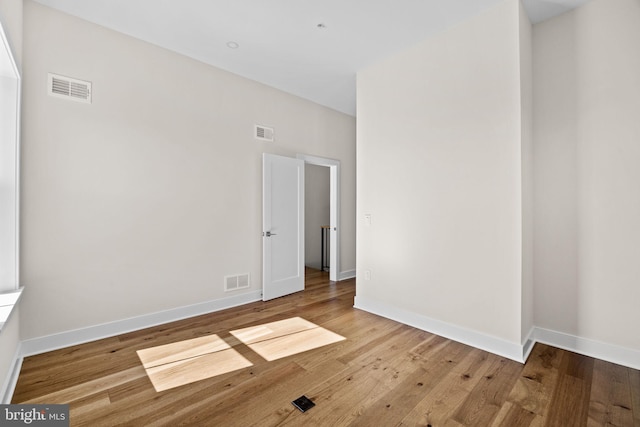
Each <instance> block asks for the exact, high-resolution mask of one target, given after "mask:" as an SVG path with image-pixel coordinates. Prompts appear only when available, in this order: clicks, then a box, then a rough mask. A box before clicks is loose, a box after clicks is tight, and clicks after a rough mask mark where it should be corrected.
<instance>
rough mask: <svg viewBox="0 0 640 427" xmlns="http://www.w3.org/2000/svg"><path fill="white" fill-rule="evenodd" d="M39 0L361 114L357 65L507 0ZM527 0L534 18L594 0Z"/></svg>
mask: <svg viewBox="0 0 640 427" xmlns="http://www.w3.org/2000/svg"><path fill="white" fill-rule="evenodd" d="M36 1H38V2H39V3H41V4H44V5H46V6H49V7H53V8H55V9H59V10H61V11H63V12H66V13H69V14H71V15H75V16H78V17H80V18H83V19H85V20H87V21H91V22H94V23H96V24H99V25H102V26H104V27H107V28H111V29H113V30H116V31H119V32H122V33H125V34H128V35H130V36H133V37H136V38H138V39H141V40H145V41H147V42H150V43H153V44H155V45H158V46H162V47H164V48H167V49H170V50H173V51H175V52H179V53H181V54H183V55H186V56H189V57H191V58H194V59H197V60H200V61H202V62H205V63H208V64H211V65H213V66H216V67H219V68H222V69H225V70H228V71H231V72H233V73H235V74H239V75H241V76H244V77H247V78H249V79H252V80H256V81H259V82H261V83H264V84H267V85H269V86H273V87H276V88H278V89H281V90H283V91H286V92H289V93H291V94H294V95H297V96H300V97H302V98H306V99H309V100H311V101H314V102H317V103H319V104H322V105H325V106H327V107H330V108H333V109H335V110H338V111H341V112H343V113H347V114H350V115H354V116H355V113H356V111H355V104H356V102H355V98H356V93H355V92H356V89H355V80H356V72H357V71H358V70H360V69H362V68H364V67H366V66H368V65H369V64H372V63H375V62H376V61H378V60H380V59H382V58H384V57H386V56H389V55H391V54H393V53H395V52H398V51H400V50H402V49H405V48H407V47H409V46H411V45H413V44H416V43H418V42H420V41H422V40H424V39H426V38H428V37H429V36H430V35H432V34H434V33H436V32H438V31H441V30H442V29H444V28H447V27H449V26H452V25H454V24H456V23H458V22H461V21H463V20H465V19H468V18H470V17H472V16H474V15H477V14H478V13H480V12H482V11H483V10H485V9H487V8H489V7H491V6H493V5H494V4H497V3H500V2H501V1H504V0H180V1H178V0H36ZM522 1H523V4H524V5H525V8H526V10H527V13H528V14H529V17H530V18H531V20H532V22H534V23H535V22H539V21H542V20H545V19H548V18H550V17H552V16H555V15H558V14H560V13H563V12H565V11H567V10H569V9H572V8H574V7H577V6H579V5H581V4H583V3H586V2H587V1H588V0H522ZM319 25H323V26H324V28H320V27H318V26H319ZM228 42H235V43H237V44H238V45H239V47H238V48H237V49H231V48H229V47H228V46H227V43H228Z"/></svg>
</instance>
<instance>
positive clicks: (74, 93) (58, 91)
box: [47, 73, 91, 104]
mask: <svg viewBox="0 0 640 427" xmlns="http://www.w3.org/2000/svg"><path fill="white" fill-rule="evenodd" d="M47 90H48V91H49V95H51V96H55V97H57V98H65V99H68V100H71V101H78V102H84V103H85V104H91V82H85V81H83V80H78V79H72V78H71V77H64V76H59V75H57V74H51V73H49V82H48V85H47Z"/></svg>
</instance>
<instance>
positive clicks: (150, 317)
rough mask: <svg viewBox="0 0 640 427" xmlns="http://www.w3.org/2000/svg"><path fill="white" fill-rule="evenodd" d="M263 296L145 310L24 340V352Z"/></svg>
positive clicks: (253, 294)
mask: <svg viewBox="0 0 640 427" xmlns="http://www.w3.org/2000/svg"><path fill="white" fill-rule="evenodd" d="M261 299H262V291H260V290H257V291H252V292H249V293H245V294H241V295H236V296H232V297H227V298H221V299H217V300H213V301H207V302H203V303H199V304H193V305H189V306H184V307H178V308H174V309H171V310H165V311H161V312H157V313H151V314H145V315H142V316H137V317H132V318H129V319H124V320H117V321H115V322H110V323H104V324H101V325H95V326H89V327H87V328H82V329H76V330H72V331H67V332H61V333H58V334H54V335H48V336H44V337H39V338H32V339H28V340H24V341H22V343H21V356H22V357H25V356H31V355H34V354H40V353H45V352H48V351H52V350H57V349H60V348H65V347H70V346H72V345H77V344H83V343H87V342H90V341H95V340H98V339H102V338H108V337H112V336H115V335H120V334H124V333H127V332H133V331H138V330H140V329H145V328H149V327H152V326H157V325H161V324H164V323H169V322H174V321H176V320H182V319H186V318H189V317H194V316H199V315H201V314H207V313H212V312H215V311H220V310H225V309H227V308H232V307H237V306H239V305H243V304H248V303H250V302H255V301H260V300H261Z"/></svg>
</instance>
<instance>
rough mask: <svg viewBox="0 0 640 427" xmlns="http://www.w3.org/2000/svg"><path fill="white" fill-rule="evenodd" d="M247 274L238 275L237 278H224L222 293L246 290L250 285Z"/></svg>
mask: <svg viewBox="0 0 640 427" xmlns="http://www.w3.org/2000/svg"><path fill="white" fill-rule="evenodd" d="M250 284H251V283H250V280H249V273H244V274H238V275H237V276H225V278H224V291H225V292H229V291H235V290H237V289H246V288H248V287H249V285H250Z"/></svg>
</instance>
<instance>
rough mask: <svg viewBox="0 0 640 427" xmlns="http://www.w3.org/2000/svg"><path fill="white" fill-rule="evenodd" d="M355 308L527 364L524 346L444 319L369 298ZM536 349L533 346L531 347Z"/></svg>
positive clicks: (357, 297) (356, 301)
mask: <svg viewBox="0 0 640 427" xmlns="http://www.w3.org/2000/svg"><path fill="white" fill-rule="evenodd" d="M354 307H355V308H357V309H360V310H364V311H368V312H370V313H373V314H376V315H378V316H382V317H386V318H387V319H391V320H395V321H397V322H400V323H404V324H405V325H409V326H413V327H414V328H418V329H422V330H423V331H427V332H431V333H433V334H436V335H440V336H441V337H445V338H449V339H452V340H454V341H458V342H461V343H463V344H467V345H470V346H472V347H475V348H479V349H480V350H485V351H488V352H490V353H494V354H497V355H499V356H502V357H506V358H508V359H511V360H515V361H516V362H520V363H524V361H525V359H524V351H523V345H521V344H517V343H511V342H509V341H506V340H503V339H501V338H497V337H494V336H491V335H486V334H483V333H481V332H477V331H472V330H470V329H466V328H462V327H460V326H456V325H452V324H450V323H446V322H442V321H440V320H436V319H432V318H429V317H427V316H423V315H421V314H417V313H413V312H410V311H407V310H403V309H399V308H397V307H394V306H391V305H389V304H387V303H384V302H380V301H375V300H372V299H369V298H366V297H359V296H356V297H355V301H354ZM531 347H533V345H531Z"/></svg>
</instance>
